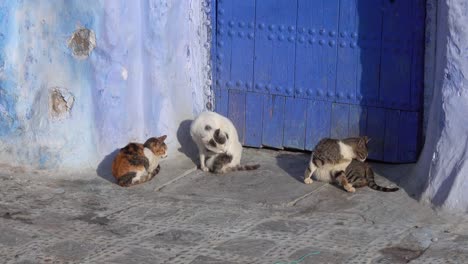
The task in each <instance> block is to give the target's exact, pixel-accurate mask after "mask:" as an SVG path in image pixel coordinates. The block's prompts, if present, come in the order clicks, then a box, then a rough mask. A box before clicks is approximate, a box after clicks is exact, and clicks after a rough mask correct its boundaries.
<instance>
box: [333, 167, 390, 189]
mask: <svg viewBox="0 0 468 264" xmlns="http://www.w3.org/2000/svg"><path fill="white" fill-rule="evenodd" d="M336 181H337V182H338V183H339V184H340V185H341V186H343V187H344V186H347V187H345V189H346V190H347V191H348V192H355V191H356V189H355V188H360V187H364V186H369V188H371V189H374V190H376V191H381V192H396V191H398V190H399V188H397V187H394V188H388V187H382V186H379V185H377V183H375V179H374V171H373V170H372V168H371V166H370V165H369V164H368V163H366V162H361V161H357V160H353V161H351V163H350V164H349V165H348V167H347V168H346V171H345V172H343V171H340V172H338V173H337V175H336Z"/></svg>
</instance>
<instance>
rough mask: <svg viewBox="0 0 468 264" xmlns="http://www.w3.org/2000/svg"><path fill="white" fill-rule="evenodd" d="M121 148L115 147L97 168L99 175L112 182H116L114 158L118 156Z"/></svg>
mask: <svg viewBox="0 0 468 264" xmlns="http://www.w3.org/2000/svg"><path fill="white" fill-rule="evenodd" d="M119 150H120V149H115V150H114V151H112V152H111V153H109V154H108V155H107V156H105V157H104V159H103V160H102V161H101V162H100V163H99V165H98V167H97V169H96V173H97V175H98V176H99V177H101V178H103V179H105V180H107V181H109V182H112V183H115V179H114V176H112V161H113V160H114V158H115V156H117V154H118V153H119Z"/></svg>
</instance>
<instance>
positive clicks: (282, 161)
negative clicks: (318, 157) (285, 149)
mask: <svg viewBox="0 0 468 264" xmlns="http://www.w3.org/2000/svg"><path fill="white" fill-rule="evenodd" d="M309 158H310V154H308V153H280V154H278V155H277V156H276V164H277V165H278V167H280V168H281V169H282V170H283V171H285V172H286V173H287V174H288V175H289V176H291V177H292V178H294V179H296V180H297V181H299V182H301V183H304V172H305V169H306V168H307V164H308V162H309Z"/></svg>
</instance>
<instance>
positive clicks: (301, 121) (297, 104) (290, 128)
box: [283, 97, 307, 149]
mask: <svg viewBox="0 0 468 264" xmlns="http://www.w3.org/2000/svg"><path fill="white" fill-rule="evenodd" d="M306 121H307V100H306V99H300V98H293V97H286V101H285V108H284V135H283V137H284V139H283V145H284V146H285V147H288V148H294V149H304V147H305V133H306Z"/></svg>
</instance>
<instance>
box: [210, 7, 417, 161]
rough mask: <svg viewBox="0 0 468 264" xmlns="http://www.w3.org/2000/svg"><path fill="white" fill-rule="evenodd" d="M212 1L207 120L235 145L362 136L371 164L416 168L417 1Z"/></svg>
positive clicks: (293, 144) (297, 144) (298, 144)
mask: <svg viewBox="0 0 468 264" xmlns="http://www.w3.org/2000/svg"><path fill="white" fill-rule="evenodd" d="M214 1H215V2H214V3H213V4H214V5H215V10H216V12H215V13H216V14H215V18H214V19H215V20H216V23H215V30H214V32H215V33H214V35H213V44H214V45H213V65H214V69H213V75H214V79H215V86H214V88H215V111H217V112H219V113H221V114H223V115H225V116H228V117H229V118H230V119H231V120H232V121H233V123H234V124H235V126H236V127H237V129H238V132H239V136H240V140H241V141H242V143H243V144H244V145H246V146H252V147H262V146H268V147H273V148H279V149H281V148H294V149H301V150H311V149H312V148H313V147H314V146H315V144H316V143H317V142H318V140H320V139H321V138H323V137H333V138H344V137H350V136H358V135H367V136H369V137H371V138H372V140H371V143H370V155H369V157H370V158H372V159H374V160H380V161H387V162H414V161H416V159H417V156H418V153H419V149H420V142H421V117H422V111H421V110H422V94H423V53H424V40H423V38H424V17H425V11H424V8H425V3H424V0H214Z"/></svg>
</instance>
